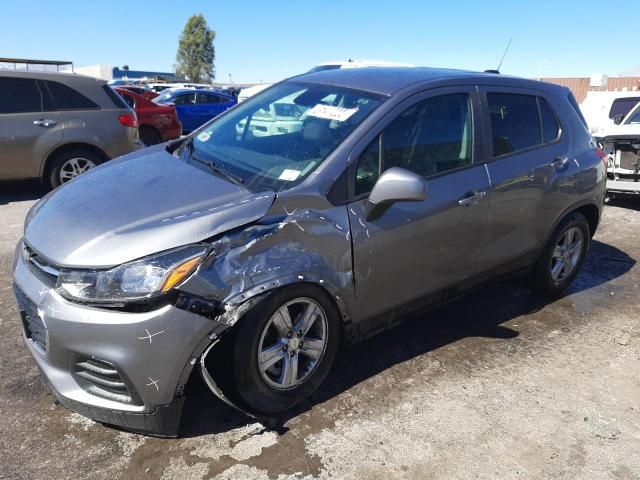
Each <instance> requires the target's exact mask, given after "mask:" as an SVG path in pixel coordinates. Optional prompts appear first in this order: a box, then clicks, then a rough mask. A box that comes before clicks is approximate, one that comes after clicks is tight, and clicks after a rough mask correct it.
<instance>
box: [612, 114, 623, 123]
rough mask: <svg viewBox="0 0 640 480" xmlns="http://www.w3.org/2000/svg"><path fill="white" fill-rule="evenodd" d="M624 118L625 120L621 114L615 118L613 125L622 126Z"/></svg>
mask: <svg viewBox="0 0 640 480" xmlns="http://www.w3.org/2000/svg"><path fill="white" fill-rule="evenodd" d="M623 118H624V115H623V114H621V113H619V114H618V115H616V116H614V117H613V123H615V124H616V125H620V124H621V123H622V119H623Z"/></svg>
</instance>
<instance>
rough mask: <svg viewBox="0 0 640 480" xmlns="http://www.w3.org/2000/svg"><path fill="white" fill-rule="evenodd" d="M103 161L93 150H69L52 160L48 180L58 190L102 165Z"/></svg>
mask: <svg viewBox="0 0 640 480" xmlns="http://www.w3.org/2000/svg"><path fill="white" fill-rule="evenodd" d="M103 161H104V158H103V157H102V156H100V155H98V154H97V153H96V152H93V151H91V150H87V149H83V148H77V149H73V150H67V151H64V152H61V153H59V154H57V155H56V156H55V157H53V158H52V160H51V164H50V166H49V168H48V174H47V176H46V179H47V180H48V182H49V185H50V186H51V188H56V187H58V186H60V185H62V184H63V183H66V182H68V181H69V180H73V179H74V178H75V177H77V176H78V175H81V174H83V173H85V172H86V171H88V170H91V169H92V168H94V167H96V166H98V165H100V164H101V163H102V162H103Z"/></svg>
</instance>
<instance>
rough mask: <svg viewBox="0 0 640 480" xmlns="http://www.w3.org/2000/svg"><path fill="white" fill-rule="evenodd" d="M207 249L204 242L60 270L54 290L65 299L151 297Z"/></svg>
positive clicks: (185, 271) (186, 271) (193, 266)
mask: <svg viewBox="0 0 640 480" xmlns="http://www.w3.org/2000/svg"><path fill="white" fill-rule="evenodd" d="M208 251H209V247H208V246H206V245H190V246H188V247H183V248H179V249H175V250H170V251H168V252H164V253H161V254H157V255H152V256H150V257H146V258H143V259H141V260H136V261H134V262H130V263H125V264H123V265H120V266H118V267H114V268H112V269H111V270H62V271H61V272H60V275H59V276H58V282H57V284H56V291H57V292H58V293H59V294H60V295H62V296H63V297H65V298H67V299H69V300H75V301H81V302H94V303H112V302H130V301H136V300H145V299H148V298H153V297H156V296H158V295H161V294H162V293H164V292H167V291H168V290H171V289H172V288H173V287H175V286H177V285H179V284H180V283H182V281H183V280H185V279H186V278H187V277H188V276H189V275H191V274H192V273H193V272H194V271H195V270H196V268H198V265H200V263H201V262H202V260H204V258H205V256H206V254H207V252H208Z"/></svg>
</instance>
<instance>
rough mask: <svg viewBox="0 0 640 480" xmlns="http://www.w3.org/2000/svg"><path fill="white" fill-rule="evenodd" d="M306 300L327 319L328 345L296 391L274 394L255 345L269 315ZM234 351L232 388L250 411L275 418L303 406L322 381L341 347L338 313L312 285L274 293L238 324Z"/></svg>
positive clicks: (323, 293) (321, 292) (327, 298)
mask: <svg viewBox="0 0 640 480" xmlns="http://www.w3.org/2000/svg"><path fill="white" fill-rule="evenodd" d="M299 297H306V298H310V299H312V300H314V301H315V302H317V303H318V304H319V305H320V306H321V307H322V309H323V310H324V313H325V315H326V318H327V327H328V328H327V335H328V340H327V345H326V347H325V352H324V355H323V357H322V359H321V361H320V364H319V365H318V366H317V367H316V369H315V371H314V372H313V373H312V374H311V375H310V377H309V378H308V379H306V380H305V382H304V383H303V384H301V385H299V386H298V387H296V388H295V389H292V390H286V391H280V390H275V389H273V388H272V387H270V386H269V385H267V383H266V382H265V381H264V380H263V378H262V376H261V375H260V372H259V369H258V358H257V353H256V352H257V351H258V344H259V342H260V337H261V335H262V332H263V330H264V328H265V326H266V324H267V322H268V321H269V318H270V317H271V315H272V314H273V313H274V312H275V311H276V310H277V309H278V308H280V307H281V306H282V305H283V304H284V303H286V302H288V301H289V300H293V299H294V298H299ZM238 327H239V328H238V331H237V335H236V337H235V345H234V348H233V377H234V388H235V389H236V394H237V396H238V397H239V399H240V401H241V402H242V403H244V404H245V407H247V408H248V409H249V411H251V412H253V413H258V414H266V415H270V414H275V413H278V412H282V411H284V410H287V409H289V408H292V407H294V406H295V405H297V404H299V403H300V402H302V401H303V400H304V399H305V398H307V397H308V396H309V395H311V393H313V391H314V390H316V389H317V388H318V386H319V385H320V383H322V381H323V380H324V379H325V377H326V375H327V373H328V372H329V370H330V368H331V365H332V364H333V361H334V359H335V356H336V352H337V350H338V346H339V344H340V326H339V311H338V309H337V308H336V306H335V304H334V303H333V301H332V299H331V297H330V296H329V294H328V293H326V291H324V290H323V289H322V288H321V287H316V286H314V285H311V284H300V285H292V286H289V287H283V288H281V289H279V290H276V291H275V292H273V293H272V294H270V295H269V296H268V297H266V298H265V299H264V300H262V301H261V302H260V303H259V304H258V305H256V306H255V307H254V308H253V309H252V310H251V311H249V312H248V313H247V314H246V315H245V316H244V317H243V318H241V319H240V320H239V325H238Z"/></svg>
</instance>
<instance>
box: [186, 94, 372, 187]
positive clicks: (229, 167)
mask: <svg viewBox="0 0 640 480" xmlns="http://www.w3.org/2000/svg"><path fill="white" fill-rule="evenodd" d="M381 102H382V98H381V97H379V96H377V95H375V94H371V93H367V92H361V91H355V90H348V89H342V88H338V87H333V86H328V85H314V84H302V83H297V82H286V83H281V84H279V85H275V86H274V87H272V88H270V89H269V90H266V91H265V92H263V93H261V94H259V95H256V96H255V97H252V98H250V99H249V100H247V101H246V102H244V103H242V104H240V105H239V106H237V107H236V108H234V109H233V110H231V111H229V112H228V113H226V114H225V115H223V116H221V117H220V118H218V119H217V120H215V121H213V122H212V123H210V124H208V125H207V126H205V127H203V128H202V129H200V130H198V131H197V132H196V133H195V134H194V135H195V136H193V137H192V139H191V141H192V143H187V144H185V147H184V148H183V149H181V150H180V151H179V152H176V153H177V154H178V156H179V157H180V158H182V159H184V160H185V161H189V162H191V160H196V162H194V164H195V163H199V164H202V163H207V164H209V165H210V166H216V167H218V168H219V169H222V170H225V171H226V172H228V173H230V174H232V175H233V176H234V177H236V178H237V179H238V180H239V181H241V182H242V183H243V185H244V186H245V187H247V188H248V189H249V190H252V191H256V192H257V191H264V190H272V191H275V192H277V191H279V190H283V189H287V188H290V187H292V186H293V185H295V184H297V183H299V182H301V181H302V180H303V179H304V178H305V177H306V176H307V175H309V174H310V173H311V172H312V171H313V170H314V169H315V168H316V167H317V166H318V165H320V163H321V162H322V161H323V160H324V159H325V158H326V157H327V156H328V155H329V154H330V153H331V152H332V151H333V150H334V149H335V148H336V147H337V146H338V145H339V144H340V143H341V142H342V141H343V140H344V139H345V138H346V137H347V136H348V135H349V134H350V133H351V132H353V130H354V129H355V128H356V127H357V126H358V125H359V124H360V123H362V121H363V120H364V119H365V118H366V117H367V116H368V115H369V114H370V113H371V112H372V111H373V110H374V109H376V108H377V107H378V106H379V105H380V103H381ZM187 146H188V148H187ZM209 171H211V172H212V173H214V170H213V169H210V170H209Z"/></svg>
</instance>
